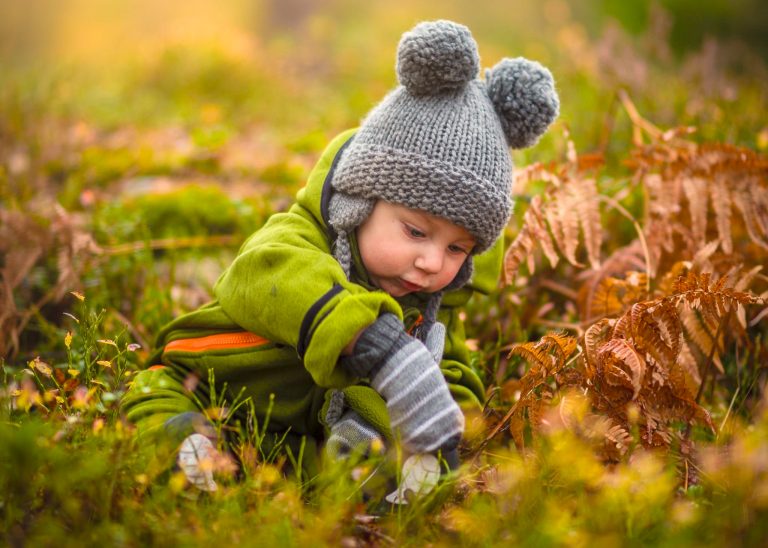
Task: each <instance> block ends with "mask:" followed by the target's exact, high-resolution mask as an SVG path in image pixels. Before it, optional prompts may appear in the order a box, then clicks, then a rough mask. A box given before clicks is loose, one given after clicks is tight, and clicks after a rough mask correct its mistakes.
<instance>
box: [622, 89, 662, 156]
mask: <svg viewBox="0 0 768 548" xmlns="http://www.w3.org/2000/svg"><path fill="white" fill-rule="evenodd" d="M618 96H619V100H620V101H621V104H622V105H624V110H626V111H627V115H629V119H630V120H632V124H633V125H634V126H635V127H636V128H638V129H643V130H645V131H646V133H648V135H650V136H651V137H652V138H653V139H661V137H662V136H663V135H664V132H663V131H661V129H659V128H658V127H656V126H655V125H653V124H652V123H651V122H649V121H648V120H646V119H645V118H643V117H642V116H641V115H640V113H639V112H638V110H637V107H636V106H635V104H634V103H633V102H632V100H631V99H630V98H629V94H628V93H627V91H626V90H624V89H620V90H619V91H618ZM638 137H639V136H638V135H637V133H636V134H635V138H636V144H642V139H638Z"/></svg>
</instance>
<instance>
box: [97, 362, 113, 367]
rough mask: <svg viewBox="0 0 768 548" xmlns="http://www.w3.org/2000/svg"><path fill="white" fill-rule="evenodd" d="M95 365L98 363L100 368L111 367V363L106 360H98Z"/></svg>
mask: <svg viewBox="0 0 768 548" xmlns="http://www.w3.org/2000/svg"><path fill="white" fill-rule="evenodd" d="M96 363H98V364H99V365H100V366H102V367H109V368H111V367H112V362H110V361H107V360H99V361H97V362H96Z"/></svg>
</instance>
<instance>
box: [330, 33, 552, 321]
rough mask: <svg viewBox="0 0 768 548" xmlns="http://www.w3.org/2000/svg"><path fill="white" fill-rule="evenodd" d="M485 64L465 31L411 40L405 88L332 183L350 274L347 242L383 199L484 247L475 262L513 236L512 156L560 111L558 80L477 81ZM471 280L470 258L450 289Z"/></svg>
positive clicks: (501, 75) (402, 71) (514, 67)
mask: <svg viewBox="0 0 768 548" xmlns="http://www.w3.org/2000/svg"><path fill="white" fill-rule="evenodd" d="M479 65H480V59H479V56H478V53H477V44H476V43H475V41H474V39H473V38H472V35H471V33H470V32H469V29H467V27H465V26H463V25H459V24H457V23H453V22H451V21H434V22H424V23H420V24H418V25H416V26H415V27H414V28H413V29H412V30H411V31H410V32H406V33H405V34H404V35H403V37H402V38H401V40H400V44H399V46H398V51H397V65H396V71H397V76H398V80H399V82H400V85H399V86H398V87H397V88H396V89H394V90H393V91H392V92H390V93H389V94H388V95H387V96H386V97H385V98H384V100H383V101H382V102H381V103H379V105H377V106H376V107H375V108H374V109H373V110H372V111H371V112H370V113H369V114H368V116H367V117H366V118H365V120H364V121H363V123H362V124H361V126H360V129H359V130H358V132H357V133H356V134H355V136H354V137H353V140H352V142H351V143H350V144H349V146H348V147H347V148H346V150H345V151H344V153H343V156H342V158H341V160H340V162H339V164H338V168H337V170H336V173H335V174H334V177H333V179H332V183H331V184H332V185H333V187H334V190H335V193H334V195H333V197H332V198H331V202H330V206H329V222H330V224H331V226H332V227H333V229H334V230H335V231H336V234H337V240H336V245H335V249H334V255H335V256H336V258H337V259H338V260H339V262H340V263H341V265H342V267H344V268H345V270H346V271H347V274H349V269H350V264H351V256H350V250H349V240H348V236H347V234H348V233H349V232H350V231H351V230H354V229H355V227H357V226H358V225H360V224H361V223H362V222H363V221H364V220H365V219H366V218H367V217H368V215H369V214H370V212H371V210H372V209H373V206H374V205H375V203H376V200H379V199H382V200H386V201H388V202H392V203H395V204H399V205H404V206H406V207H409V208H414V209H420V210H423V211H426V212H428V213H430V214H432V215H436V216H439V217H444V218H446V219H448V220H449V221H451V222H453V223H454V224H457V225H459V226H462V227H464V228H465V229H466V230H467V231H468V232H469V233H470V234H472V236H473V237H474V238H475V240H476V246H475V248H474V249H473V254H476V253H480V252H482V251H485V250H486V249H488V248H489V247H491V245H493V243H494V241H495V240H496V239H497V238H498V237H499V235H500V234H501V232H502V231H503V230H504V227H505V226H506V224H507V222H508V220H509V216H510V214H511V211H512V200H511V198H510V191H511V186H512V160H511V158H510V155H509V147H510V146H511V147H514V148H523V147H528V146H531V145H533V144H534V143H536V141H537V140H538V138H539V137H540V136H541V135H542V134H543V133H544V131H545V130H546V129H547V127H548V126H549V124H550V123H551V122H552V121H553V120H554V119H555V117H556V116H557V114H558V109H559V102H558V98H557V92H556V91H555V87H554V81H553V79H552V75H551V73H550V72H549V70H547V69H546V68H544V67H543V66H542V65H540V64H539V63H536V62H534V61H529V60H527V59H523V58H521V57H518V58H516V59H504V60H502V61H501V62H500V63H498V64H497V65H496V66H495V67H493V68H492V69H491V70H489V71H486V77H485V81H481V80H479V79H478V78H477V73H478V71H479ZM471 273H472V264H471V258H468V260H467V261H466V263H465V265H464V267H462V269H461V270H460V271H459V273H458V274H457V276H456V278H455V279H454V280H453V282H452V283H451V284H450V285H449V286H448V287H447V288H446V289H452V288H455V287H460V286H462V285H464V284H465V283H466V282H467V281H468V280H469V278H470V276H471ZM433 300H436V301H437V302H436V303H430V304H429V306H428V308H431V309H434V310H433V311H429V312H436V310H437V306H439V295H435V299H433ZM430 315H432V314H431V313H430V314H425V316H430ZM432 319H433V318H432ZM425 320H427V321H429V320H430V318H429V317H427V318H425Z"/></svg>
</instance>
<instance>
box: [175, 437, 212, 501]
mask: <svg viewBox="0 0 768 548" xmlns="http://www.w3.org/2000/svg"><path fill="white" fill-rule="evenodd" d="M215 459H216V448H215V447H214V446H213V442H212V441H211V440H210V439H208V438H206V437H205V436H203V435H202V434H192V435H190V436H187V437H186V438H185V439H184V441H183V442H181V447H180V448H179V456H178V458H177V459H176V462H178V464H179V468H181V471H182V472H184V475H185V476H186V477H187V481H189V483H191V484H192V485H194V486H195V487H197V488H198V489H200V490H201V491H208V492H213V491H216V489H217V485H216V482H215V481H214V480H213V463H214V461H215Z"/></svg>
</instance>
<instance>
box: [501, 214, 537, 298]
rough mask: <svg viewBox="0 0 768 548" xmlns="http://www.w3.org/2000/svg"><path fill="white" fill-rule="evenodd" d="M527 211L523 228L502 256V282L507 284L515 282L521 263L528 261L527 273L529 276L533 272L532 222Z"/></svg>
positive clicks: (533, 244) (533, 240) (533, 241)
mask: <svg viewBox="0 0 768 548" xmlns="http://www.w3.org/2000/svg"><path fill="white" fill-rule="evenodd" d="M529 211H530V210H529ZM529 211H526V213H525V217H524V218H523V226H522V228H521V229H520V232H518V233H517V236H516V237H515V239H514V241H513V242H512V243H511V244H510V246H509V247H508V248H507V251H506V253H505V254H504V281H505V283H507V284H512V283H513V282H514V281H515V278H516V277H517V272H518V269H519V268H520V265H521V264H522V263H523V261H525V260H527V261H528V271H529V272H530V273H531V274H532V273H533V272H534V270H535V265H534V263H533V260H532V253H533V248H534V247H535V245H536V241H535V239H534V232H533V229H532V227H531V224H532V222H531V221H530V220H529V218H528V213H529ZM531 215H533V214H531Z"/></svg>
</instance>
